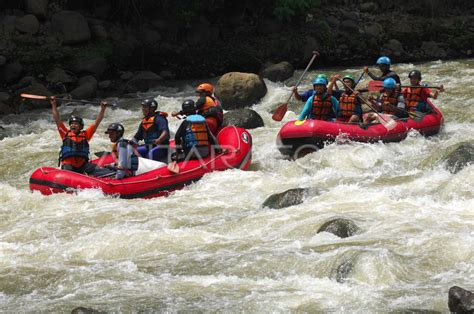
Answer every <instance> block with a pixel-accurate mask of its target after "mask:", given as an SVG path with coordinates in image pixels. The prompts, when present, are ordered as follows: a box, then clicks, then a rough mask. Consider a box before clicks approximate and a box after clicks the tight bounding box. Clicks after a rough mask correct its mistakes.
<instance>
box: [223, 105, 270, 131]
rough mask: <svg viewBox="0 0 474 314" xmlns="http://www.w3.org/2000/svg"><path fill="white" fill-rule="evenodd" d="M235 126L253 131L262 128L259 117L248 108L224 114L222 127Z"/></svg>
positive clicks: (261, 120) (262, 124) (261, 121)
mask: <svg viewBox="0 0 474 314" xmlns="http://www.w3.org/2000/svg"><path fill="white" fill-rule="evenodd" d="M229 125H235V126H238V127H241V128H244V129H255V128H259V127H261V126H264V123H263V119H262V117H260V115H259V114H258V113H257V112H256V111H254V110H252V109H248V108H243V109H236V110H232V111H229V112H227V113H225V114H224V123H223V126H229Z"/></svg>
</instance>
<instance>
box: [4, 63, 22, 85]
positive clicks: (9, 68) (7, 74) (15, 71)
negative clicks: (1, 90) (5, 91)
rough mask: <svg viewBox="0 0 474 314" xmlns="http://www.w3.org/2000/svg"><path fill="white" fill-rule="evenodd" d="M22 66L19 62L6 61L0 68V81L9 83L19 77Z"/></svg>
mask: <svg viewBox="0 0 474 314" xmlns="http://www.w3.org/2000/svg"><path fill="white" fill-rule="evenodd" d="M22 72H23V67H22V65H21V64H20V63H19V62H13V63H8V64H6V65H5V66H3V67H2V68H1V69H0V82H2V83H7V84H11V83H14V82H15V81H16V80H18V79H19V78H20V77H21V73H22Z"/></svg>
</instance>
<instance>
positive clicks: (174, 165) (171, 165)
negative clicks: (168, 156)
mask: <svg viewBox="0 0 474 314" xmlns="http://www.w3.org/2000/svg"><path fill="white" fill-rule="evenodd" d="M168 170H169V171H171V172H173V173H179V166H178V163H177V162H176V161H172V162H170V163H169V164H168Z"/></svg>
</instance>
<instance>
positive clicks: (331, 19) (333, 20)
mask: <svg viewBox="0 0 474 314" xmlns="http://www.w3.org/2000/svg"><path fill="white" fill-rule="evenodd" d="M326 23H327V24H328V25H329V27H331V28H338V27H339V24H340V22H339V19H338V18H337V17H335V16H332V15H329V16H328V17H326Z"/></svg>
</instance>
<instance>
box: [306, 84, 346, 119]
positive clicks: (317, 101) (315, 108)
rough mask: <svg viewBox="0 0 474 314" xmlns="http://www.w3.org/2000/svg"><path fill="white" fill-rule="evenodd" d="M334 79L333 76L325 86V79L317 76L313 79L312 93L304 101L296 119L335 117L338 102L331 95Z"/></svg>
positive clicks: (337, 110)
mask: <svg viewBox="0 0 474 314" xmlns="http://www.w3.org/2000/svg"><path fill="white" fill-rule="evenodd" d="M336 79H337V78H336V77H333V78H332V80H331V83H329V86H327V87H326V83H327V81H326V80H325V79H323V78H321V77H319V78H316V79H315V80H313V89H314V94H313V96H311V97H309V98H308V100H307V101H306V104H305V105H304V108H303V111H302V112H301V113H300V115H299V116H298V120H304V119H312V120H324V121H330V120H332V119H334V118H336V114H337V112H339V102H338V101H337V99H336V98H335V97H334V96H332V88H333V86H334V84H335V82H336Z"/></svg>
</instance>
